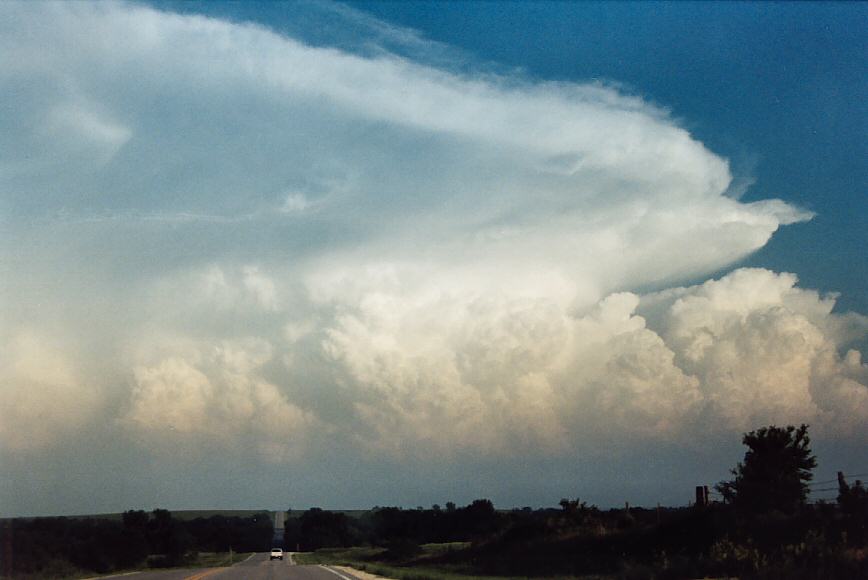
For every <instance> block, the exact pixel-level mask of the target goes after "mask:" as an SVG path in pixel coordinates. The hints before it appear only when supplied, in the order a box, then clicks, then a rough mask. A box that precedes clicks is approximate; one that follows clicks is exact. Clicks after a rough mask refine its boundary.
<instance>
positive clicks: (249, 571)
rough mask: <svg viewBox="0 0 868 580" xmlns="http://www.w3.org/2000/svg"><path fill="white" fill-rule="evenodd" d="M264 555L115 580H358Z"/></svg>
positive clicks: (342, 574) (332, 571) (345, 573)
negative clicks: (222, 565) (220, 565)
mask: <svg viewBox="0 0 868 580" xmlns="http://www.w3.org/2000/svg"><path fill="white" fill-rule="evenodd" d="M268 555H269V554H268V552H264V553H262V554H254V555H253V556H252V557H251V558H249V559H248V560H245V561H244V562H241V563H240V564H236V565H234V566H232V567H231V568H198V569H189V570H166V571H163V572H137V573H134V574H129V575H125V576H122V577H121V576H117V577H116V578H123V579H126V578H129V579H130V580H283V579H288V580H341V579H343V580H358V578H357V577H356V576H353V575H352V574H349V573H347V572H343V571H339V570H332V569H330V568H326V567H324V566H297V565H295V564H294V563H293V562H292V560H291V558H290V557H289V555H287V557H286V558H284V559H283V560H269V559H268Z"/></svg>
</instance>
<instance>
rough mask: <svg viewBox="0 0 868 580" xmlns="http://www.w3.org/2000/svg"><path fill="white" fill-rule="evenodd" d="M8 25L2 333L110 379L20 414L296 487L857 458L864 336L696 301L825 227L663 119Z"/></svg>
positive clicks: (596, 94)
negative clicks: (252, 467)
mask: <svg viewBox="0 0 868 580" xmlns="http://www.w3.org/2000/svg"><path fill="white" fill-rule="evenodd" d="M0 10H2V12H3V13H4V17H3V18H2V19H0V89H2V91H3V93H4V94H5V95H10V96H11V97H10V99H11V106H12V107H14V109H15V111H16V115H13V116H5V117H3V118H2V119H0V123H2V127H0V129H2V130H0V152H2V154H3V159H4V160H3V165H2V166H0V196H2V200H3V211H4V218H3V219H4V225H5V226H8V227H5V228H4V233H3V234H2V238H0V257H3V258H4V259H5V258H8V259H5V261H4V263H6V264H10V265H14V267H9V269H8V271H3V272H0V273H2V274H4V276H3V287H2V288H0V292H2V293H0V296H2V300H3V301H2V303H0V309H2V314H3V318H2V320H3V321H4V322H3V324H4V325H5V328H4V329H2V330H3V332H2V334H0V336H2V337H4V340H5V341H6V342H7V344H11V343H10V342H9V341H14V340H17V339H15V338H14V337H16V336H20V335H21V333H22V332H30V331H29V330H27V329H32V328H36V329H39V328H49V327H52V328H53V327H56V326H58V325H59V326H62V327H64V328H66V329H67V330H69V332H67V334H66V335H67V336H70V335H78V336H79V338H78V340H79V341H80V342H83V343H84V344H85V346H86V348H84V347H82V348H80V349H78V350H76V351H75V352H77V353H82V354H81V355H80V356H82V357H90V358H93V359H96V358H100V359H101V360H107V361H111V362H109V363H104V364H102V365H95V364H84V363H83V362H82V361H77V360H76V358H75V357H74V356H69V355H64V356H63V357H61V358H64V360H67V361H71V362H68V366H70V368H73V367H76V363H77V362H82V364H83V367H82V368H88V369H94V368H104V367H109V368H110V369H109V371H108V372H106V374H105V375H100V374H96V375H94V376H90V377H87V380H84V379H83V378H81V377H77V378H76V379H75V380H73V379H71V378H68V377H72V376H73V375H74V374H75V373H72V371H70V373H71V374H70V373H67V374H64V375H63V376H62V377H61V376H60V375H57V377H55V378H56V379H57V380H53V381H46V380H42V379H40V378H39V376H37V375H38V373H37V375H34V374H32V372H31V371H32V370H33V368H36V367H33V366H28V365H23V366H22V365H17V366H16V364H14V363H13V364H11V365H5V366H3V367H2V368H0V371H2V372H3V377H2V383H0V384H2V385H3V390H2V393H0V397H3V401H4V402H6V401H15V400H19V399H20V396H21V395H20V393H22V392H24V391H23V390H22V389H26V388H29V387H28V386H27V385H31V384H37V383H38V384H39V385H43V386H40V387H38V389H37V390H36V391H34V392H40V393H51V392H55V391H57V392H61V391H62V392H76V393H78V392H82V393H85V392H94V393H102V394H101V395H99V396H96V398H95V399H94V400H93V401H92V403H89V404H88V405H83V406H82V408H85V407H86V408H87V409H90V411H88V412H92V413H102V414H104V415H105V416H106V418H107V419H108V420H107V421H106V424H107V425H114V426H117V428H120V429H122V430H124V431H125V432H128V433H132V434H134V435H135V437H136V439H137V440H138V441H139V444H140V445H144V446H146V447H148V448H150V449H154V450H157V451H159V450H160V449H171V448H172V445H176V444H183V445H184V446H185V448H188V449H191V450H195V449H196V448H197V447H198V446H202V447H203V448H204V447H205V446H208V445H212V446H213V445H220V446H223V447H226V448H236V449H239V448H241V447H242V445H241V444H240V443H239V442H245V444H247V443H250V442H251V441H252V442H253V445H254V446H255V447H256V448H257V449H259V450H260V451H261V453H262V455H263V456H265V457H271V458H274V457H278V458H280V459H281V460H299V458H301V457H304V452H305V449H307V448H308V447H309V446H310V445H311V441H318V443H317V444H321V445H328V444H329V443H328V442H329V441H334V442H341V444H343V443H345V442H349V443H350V444H351V445H357V446H358V448H359V449H364V450H367V451H368V452H370V453H374V454H388V455H399V456H400V455H406V454H416V455H423V456H425V455H431V456H449V455H451V454H455V453H470V454H475V453H495V454H516V453H539V452H544V453H554V454H557V453H560V452H562V451H563V450H565V449H568V448H572V447H575V446H577V445H578V446H585V447H586V448H588V449H590V448H593V447H594V446H598V444H599V442H600V441H601V440H602V439H603V438H606V439H612V438H613V437H612V435H611V434H612V433H615V434H616V436H615V437H614V439H617V440H619V441H622V442H625V444H629V443H630V442H631V441H634V440H638V439H640V438H641V439H648V438H651V439H654V438H661V439H665V440H667V441H677V440H679V438H682V437H686V436H687V435H688V434H689V433H691V432H692V431H693V430H695V429H699V428H702V429H708V428H709V426H712V427H713V429H720V430H724V431H727V432H731V431H739V430H743V429H748V428H751V427H752V426H754V425H756V424H758V423H759V422H768V421H780V422H783V421H791V422H794V421H803V420H804V421H811V422H813V423H815V424H817V425H819V426H821V427H820V428H821V429H823V432H824V433H826V434H828V435H829V436H838V437H855V438H863V439H864V437H865V436H866V432H865V428H864V425H865V424H866V422H865V419H866V418H868V408H866V405H868V403H866V396H868V395H866V385H868V379H866V368H865V365H864V364H863V363H862V362H861V355H860V353H859V352H858V351H856V350H849V351H847V349H846V345H847V343H848V340H849V339H850V338H852V335H853V334H856V335H859V334H860V333H861V335H863V336H864V332H865V327H866V326H865V319H864V318H862V317H860V316H859V315H848V316H843V315H838V314H835V313H833V312H832V310H831V309H832V305H833V303H834V300H833V299H832V298H829V297H821V296H819V295H817V294H816V293H815V292H812V291H809V290H803V289H799V288H798V287H797V286H796V279H795V277H794V276H792V275H788V274H776V273H773V272H768V271H765V270H737V271H735V272H733V273H731V274H729V275H727V276H724V277H722V278H720V279H718V280H712V281H709V282H707V283H705V284H701V285H698V286H692V287H688V288H681V287H678V284H681V283H683V281H684V280H688V279H697V278H698V277H699V276H702V275H704V274H707V273H709V272H714V271H718V270H719V269H721V268H724V267H726V266H728V265H731V264H733V263H735V262H737V261H738V260H739V259H741V258H743V257H745V256H746V255H748V254H750V253H751V252H753V251H755V250H757V249H758V248H761V247H762V246H763V245H764V244H765V243H766V242H767V241H768V240H769V238H770V237H771V236H772V235H773V234H774V232H775V231H776V230H777V229H778V228H779V227H781V226H783V225H787V224H791V223H795V222H798V221H803V220H807V219H810V217H811V214H810V213H809V212H806V211H803V210H801V209H799V208H797V207H794V206H792V205H790V204H787V203H786V202H784V201H781V200H774V199H772V200H764V201H758V202H752V203H747V202H743V201H740V200H739V199H737V198H736V196H733V195H730V191H729V189H730V185H731V182H732V176H731V174H730V170H729V167H728V163H727V162H726V160H724V159H722V158H721V157H719V156H717V155H715V154H714V153H712V152H711V151H709V150H708V149H707V148H706V147H704V146H703V144H702V143H700V142H698V141H697V140H696V139H694V138H693V137H691V135H690V134H689V133H688V132H687V131H686V130H685V129H684V128H682V127H680V126H679V125H678V124H677V123H676V122H675V121H674V120H673V119H672V118H671V117H670V116H669V115H668V114H667V113H666V112H665V111H662V110H661V109H659V108H658V107H654V106H652V105H650V104H648V103H646V102H645V101H643V100H642V99H641V98H638V97H635V96H629V95H624V94H623V93H622V92H619V91H618V90H617V89H615V88H612V87H608V86H604V85H600V84H577V83H545V82H535V81H533V80H529V79H524V78H513V77H506V76H502V77H494V76H490V75H478V76H474V75H472V74H468V73H457V72H454V71H450V70H448V69H443V68H440V69H438V68H433V67H431V66H428V65H425V64H421V63H419V62H414V61H412V60H410V59H408V58H403V57H399V56H396V55H394V54H390V53H388V52H379V53H377V54H376V55H375V56H363V55H359V54H353V53H350V52H347V51H342V50H338V49H334V48H323V47H313V46H310V45H308V44H305V43H304V42H302V41H300V40H298V39H294V38H290V37H287V36H282V35H281V34H278V33H277V32H274V31H271V30H268V29H266V28H263V27H261V26H256V25H252V24H244V23H232V22H228V21H221V20H217V19H209V18H205V17H202V16H190V15H186V16H182V15H178V14H172V13H168V12H162V11H158V10H154V9H151V8H148V7H145V6H140V5H136V4H127V3H74V4H73V3H57V4H54V3H37V4H23V3H22V4H17V3H5V4H3V5H2V7H0ZM417 40H418V39H417ZM68 264H74V267H72V268H70V267H60V266H62V265H68ZM58 271H63V276H64V283H63V284H52V283H51V280H52V279H53V277H55V276H56V272H58ZM648 285H655V286H656V287H659V288H667V287H668V288H670V289H669V290H662V291H660V292H657V293H654V294H646V295H639V294H637V293H636V292H637V289H639V288H643V287H648ZM845 328H846V329H849V331H848V332H849V333H850V334H847V332H845V330H844V329H845ZM76 331H77V332H76ZM34 332H36V331H34ZM845 335H846V336H845ZM53 348H54V349H59V351H60V352H62V351H63V345H62V344H61V345H59V346H55V347H53ZM52 352H54V351H52ZM88 353H89V354H88ZM97 353H98V354H97ZM22 356H23V355H22ZM28 356H29V355H28ZM58 356H59V357H60V355H58ZM45 357H47V358H46V359H45V360H48V359H49V358H52V357H54V355H51V356H49V355H45ZM52 360H54V359H53V358H52ZM57 360H60V358H57ZM55 366H57V365H55ZM57 368H61V367H60V366H57ZM64 368H65V367H64ZM34 372H35V371H34ZM28 373H29V374H28ZM64 377H67V378H64ZM117 377H123V380H122V381H117ZM61 378H62V379H63V380H60V379H61ZM34 381H36V383H34ZM49 383H50V384H51V385H54V386H52V387H51V388H50V389H49V387H47V386H44V385H48V384H49ZM84 384H91V385H96V386H98V387H99V388H97V389H95V390H92V391H86V389H85V388H84V387H83V386H82V385H84ZM119 384H120V385H122V386H121V387H118V385H119ZM40 389H41V390H40ZM51 389H54V390H53V391H52V390H51ZM106 393H111V394H112V395H111V396H109V395H106ZM34 396H35V395H34ZM40 396H43V395H40ZM45 396H53V395H48V394H45ZM100 397H104V398H106V400H103V399H101V398H100ZM109 399H110V400H109ZM87 400H90V399H87ZM3 413H4V415H3V419H4V420H5V421H6V423H7V425H14V426H15V427H14V428H15V429H16V430H20V431H19V432H21V433H24V435H21V437H22V438H23V439H21V440H22V441H23V440H25V439H26V440H29V441H33V442H34V444H33V445H34V446H36V445H37V443H38V442H46V443H45V444H48V443H47V442H49V441H55V442H56V441H57V440H58V439H57V437H52V436H49V434H47V433H46V434H43V433H42V432H41V431H39V430H38V429H36V427H32V424H31V422H30V421H29V420H27V418H26V417H25V418H23V419H18V418H16V417H17V416H18V415H20V414H21V413H20V412H19V413H18V415H15V414H14V413H12V412H11V411H4V412H3ZM10 413H12V414H10ZM82 420H83V419H81V418H79V417H77V416H75V417H73V416H68V417H67V416H58V417H55V418H54V420H53V421H51V422H50V423H48V424H43V425H49V426H50V427H51V428H52V429H56V430H57V432H58V433H69V432H74V430H75V429H76V426H77V425H80V423H81V421H82ZM10 421H11V422H10ZM41 428H42V427H40V428H39V429H41ZM46 428H47V427H46ZM28 429H35V431H34V432H33V433H34V434H33V435H32V436H29V435H27V432H28ZM318 435H319V436H318ZM28 437H29V439H28ZM4 444H5V445H7V446H8V445H9V444H8V442H4ZM39 444H41V443H39ZM335 444H338V443H335ZM16 446H17V447H19V448H20V447H22V446H21V445H18V444H16V445H13V447H16Z"/></svg>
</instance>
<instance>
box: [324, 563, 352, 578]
mask: <svg viewBox="0 0 868 580" xmlns="http://www.w3.org/2000/svg"><path fill="white" fill-rule="evenodd" d="M319 567H320V568H322V569H323V570H328V571H329V572H331V573H332V574H334V575H335V576H337V577H338V578H343V579H344V580H356V579H355V578H350V577H349V576H344V575H343V574H341V573H340V572H338V571H337V570H332V569H331V568H329V567H328V566H323V565H322V564H320V565H319Z"/></svg>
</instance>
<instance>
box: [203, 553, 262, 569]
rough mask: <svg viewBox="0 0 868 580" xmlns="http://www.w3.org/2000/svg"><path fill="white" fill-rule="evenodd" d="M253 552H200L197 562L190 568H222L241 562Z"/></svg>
mask: <svg viewBox="0 0 868 580" xmlns="http://www.w3.org/2000/svg"><path fill="white" fill-rule="evenodd" d="M251 554H253V552H233V553H232V554H231V555H230V554H229V552H199V555H198V557H197V558H196V561H195V562H194V563H193V564H190V566H192V567H194V568H222V567H225V566H231V565H233V564H237V563H238V562H241V561H243V560H245V559H247V558H248V557H250V555H251Z"/></svg>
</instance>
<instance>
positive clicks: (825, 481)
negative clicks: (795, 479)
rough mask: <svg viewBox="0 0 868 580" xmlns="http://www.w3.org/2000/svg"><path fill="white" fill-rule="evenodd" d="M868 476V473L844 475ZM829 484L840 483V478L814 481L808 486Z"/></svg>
mask: <svg viewBox="0 0 868 580" xmlns="http://www.w3.org/2000/svg"><path fill="white" fill-rule="evenodd" d="M866 475H868V473H845V474H844V476H845V477H865V476H866ZM827 483H838V478H837V477H836V478H835V479H826V480H824V481H812V482H811V483H809V484H808V485H809V486H811V485H825V484H827Z"/></svg>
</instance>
